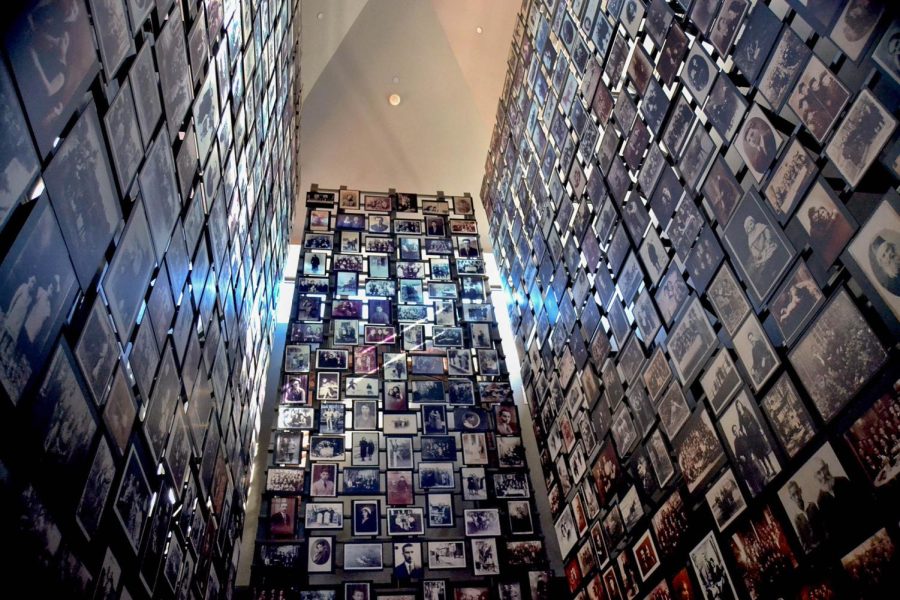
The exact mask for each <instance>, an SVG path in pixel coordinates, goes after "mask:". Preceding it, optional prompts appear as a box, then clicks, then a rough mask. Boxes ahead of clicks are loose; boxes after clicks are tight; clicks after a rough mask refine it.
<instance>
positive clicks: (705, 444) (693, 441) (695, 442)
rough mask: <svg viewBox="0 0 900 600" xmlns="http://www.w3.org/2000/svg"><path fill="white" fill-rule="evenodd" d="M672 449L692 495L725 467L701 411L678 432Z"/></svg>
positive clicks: (721, 454) (712, 432)
mask: <svg viewBox="0 0 900 600" xmlns="http://www.w3.org/2000/svg"><path fill="white" fill-rule="evenodd" d="M672 446H673V448H674V450H675V456H676V458H677V459H678V466H679V467H680V468H681V472H682V474H683V475H684V479H685V483H686V484H687V489H688V492H691V493H693V492H694V490H696V489H697V488H698V487H700V486H701V485H702V484H703V483H704V482H705V481H706V479H707V478H708V477H709V476H710V475H711V474H713V473H715V471H716V470H717V469H718V468H719V467H721V466H722V465H723V464H724V463H725V453H724V451H723V450H722V445H721V444H720V443H719V438H718V436H717V435H716V431H715V429H714V428H713V424H712V421H711V420H710V418H709V413H708V412H707V411H706V409H705V408H702V407H699V408H697V409H695V410H694V413H693V415H691V418H690V419H689V420H688V422H687V423H685V425H684V427H683V428H682V429H681V432H680V433H679V434H678V436H677V437H676V438H675V439H674V440H672Z"/></svg>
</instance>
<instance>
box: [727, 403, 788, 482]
mask: <svg viewBox="0 0 900 600" xmlns="http://www.w3.org/2000/svg"><path fill="white" fill-rule="evenodd" d="M719 427H720V429H721V430H722V433H723V434H724V437H725V441H726V444H727V448H728V450H729V454H730V455H731V458H732V460H733V462H734V465H735V469H736V470H737V472H738V474H739V475H740V477H741V479H742V480H743V482H744V484H745V485H746V486H747V489H748V490H749V491H750V495H751V497H754V496H757V495H759V493H760V492H762V491H763V489H765V487H766V485H768V484H769V483H770V482H771V481H772V480H773V479H774V478H775V477H776V476H777V475H778V474H779V473H780V472H781V464H780V463H779V461H778V456H777V455H776V454H775V449H774V447H773V444H772V441H771V436H770V435H769V432H768V429H767V427H766V425H765V423H764V422H763V418H762V415H760V413H759V409H758V408H757V407H756V403H755V402H754V401H753V400H752V399H751V397H750V395H749V394H748V393H747V392H746V391H743V392H741V393H740V394H738V396H737V398H736V399H735V400H734V402H732V403H731V406H729V407H728V410H726V411H725V412H724V413H723V414H722V416H721V417H720V419H719Z"/></svg>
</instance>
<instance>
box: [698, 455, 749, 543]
mask: <svg viewBox="0 0 900 600" xmlns="http://www.w3.org/2000/svg"><path fill="white" fill-rule="evenodd" d="M706 504H708V505H709V510H710V511H711V512H712V515H713V518H714V519H715V520H716V527H718V528H719V531H724V530H725V529H726V528H727V527H728V526H729V525H731V523H733V522H734V520H735V519H737V518H738V517H739V516H740V515H741V514H742V513H743V512H744V509H745V508H747V501H746V500H744V494H743V493H742V492H741V488H740V486H739V485H738V482H737V479H735V477H734V471H732V470H731V469H730V468H728V469H725V472H724V473H722V476H721V477H719V479H718V481H716V482H715V483H714V484H712V485H711V486H710V488H709V490H708V491H707V492H706Z"/></svg>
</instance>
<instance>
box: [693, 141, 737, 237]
mask: <svg viewBox="0 0 900 600" xmlns="http://www.w3.org/2000/svg"><path fill="white" fill-rule="evenodd" d="M701 191H702V192H703V195H704V197H705V198H706V200H707V201H708V202H709V208H710V209H711V210H712V214H713V216H714V217H715V218H716V221H718V222H719V224H720V225H722V226H724V225H725V224H726V223H728V221H729V219H731V215H732V213H734V209H735V208H736V207H737V203H738V201H739V200H740V198H741V196H742V195H743V192H742V189H741V186H740V184H738V182H737V180H736V179H735V177H734V175H733V174H732V173H731V169H730V168H729V167H728V163H726V162H725V160H724V159H723V158H722V157H721V156H716V158H715V159H714V160H713V163H712V166H711V167H710V169H709V173H707V175H706V179H704V181H703V187H702V188H701Z"/></svg>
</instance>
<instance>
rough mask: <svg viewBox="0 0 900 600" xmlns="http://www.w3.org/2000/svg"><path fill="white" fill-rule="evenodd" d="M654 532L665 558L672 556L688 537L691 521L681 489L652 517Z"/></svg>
mask: <svg viewBox="0 0 900 600" xmlns="http://www.w3.org/2000/svg"><path fill="white" fill-rule="evenodd" d="M651 524H652V526H653V533H654V534H655V535H656V542H657V544H658V545H659V546H658V547H659V551H660V554H661V555H662V557H663V558H671V557H672V556H673V555H674V554H675V553H676V552H678V551H679V550H680V548H681V546H682V544H683V543H684V542H685V541H686V540H687V539H688V532H689V527H690V521H689V517H688V511H687V507H686V506H685V503H684V498H683V497H682V495H681V490H679V489H676V490H675V491H674V492H672V493H671V494H670V495H669V497H668V498H667V499H666V500H665V502H663V503H662V505H661V506H660V507H659V509H657V511H656V512H655V513H654V514H653V518H652V519H651Z"/></svg>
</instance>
